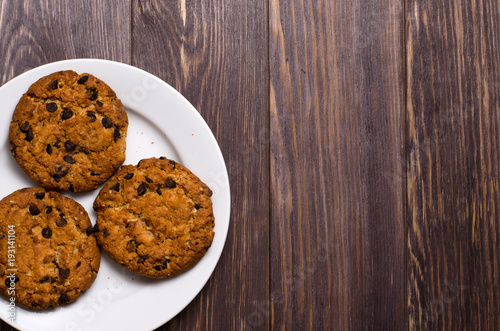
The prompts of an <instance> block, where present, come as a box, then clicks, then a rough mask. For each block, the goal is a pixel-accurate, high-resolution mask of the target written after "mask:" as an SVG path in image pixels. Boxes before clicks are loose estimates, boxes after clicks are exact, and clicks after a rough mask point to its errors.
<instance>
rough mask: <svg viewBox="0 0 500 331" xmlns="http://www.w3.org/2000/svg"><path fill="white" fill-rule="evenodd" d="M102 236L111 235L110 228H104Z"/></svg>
mask: <svg viewBox="0 0 500 331" xmlns="http://www.w3.org/2000/svg"><path fill="white" fill-rule="evenodd" d="M102 236H103V237H104V238H107V237H108V236H109V232H108V230H106V229H104V231H103V232H102Z"/></svg>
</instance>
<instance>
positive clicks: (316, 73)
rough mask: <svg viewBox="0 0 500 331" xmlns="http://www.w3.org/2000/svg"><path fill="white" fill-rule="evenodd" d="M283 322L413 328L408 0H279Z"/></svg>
mask: <svg viewBox="0 0 500 331" xmlns="http://www.w3.org/2000/svg"><path fill="white" fill-rule="evenodd" d="M269 16H270V37H269V47H270V51H269V54H270V78H271V82H270V106H271V109H270V111H271V199H272V200H271V201H272V203H271V211H272V212H271V215H272V216H271V238H272V239H271V252H272V255H271V300H272V303H271V304H272V321H271V323H272V326H273V328H276V329H280V330H292V329H300V330H306V329H323V330H364V329H374V330H403V329H404V328H405V325H406V320H405V318H404V316H405V288H404V276H405V269H404V265H405V254H404V250H405V244H404V242H405V240H404V238H405V235H404V217H403V205H404V198H403V192H404V184H405V180H404V174H403V172H402V171H403V168H404V164H405V163H404V154H403V153H404V131H403V130H404V126H403V122H404V70H403V64H404V62H403V50H404V48H403V26H404V25H403V2H402V1H397V0H385V1H379V0H370V1H359V0H358V1H313V0H294V1H288V0H287V1H285V0H271V1H270V15H269Z"/></svg>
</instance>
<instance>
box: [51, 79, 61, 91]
mask: <svg viewBox="0 0 500 331" xmlns="http://www.w3.org/2000/svg"><path fill="white" fill-rule="evenodd" d="M58 84H59V83H58V82H57V79H56V80H54V81H53V82H52V83H50V84H49V89H51V90H55V89H56V88H58V87H59V85H58Z"/></svg>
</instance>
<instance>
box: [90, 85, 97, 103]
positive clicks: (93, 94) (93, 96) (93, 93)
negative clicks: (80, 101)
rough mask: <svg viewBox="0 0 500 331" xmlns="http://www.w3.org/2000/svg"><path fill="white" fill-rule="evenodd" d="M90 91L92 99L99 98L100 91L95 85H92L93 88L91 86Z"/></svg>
mask: <svg viewBox="0 0 500 331" xmlns="http://www.w3.org/2000/svg"><path fill="white" fill-rule="evenodd" d="M89 91H90V97H89V100H90V101H94V100H97V95H98V94H99V92H98V91H97V89H96V88H95V87H91V88H89Z"/></svg>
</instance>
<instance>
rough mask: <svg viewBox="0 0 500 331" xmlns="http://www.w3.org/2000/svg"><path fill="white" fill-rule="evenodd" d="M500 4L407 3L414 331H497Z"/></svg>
mask: <svg viewBox="0 0 500 331" xmlns="http://www.w3.org/2000/svg"><path fill="white" fill-rule="evenodd" d="M499 18H500V3H499V2H498V1H496V0H476V1H465V0H457V1H442V0H437V1H434V0H432V1H431V0H428V1H415V0H408V1H407V9H406V27H407V32H406V38H407V73H408V76H407V77H408V79H407V80H408V94H407V109H408V116H407V124H406V125H407V141H408V144H407V149H408V160H407V161H408V163H407V164H408V183H407V215H408V306H409V327H410V329H411V330H421V329H426V330H436V329H439V330H499V329H500V317H499V316H500V292H499V291H500V271H499V267H500V246H499V245H500V244H499V243H500V240H499V239H500V223H499V220H500V210H499V206H500V186H499V180H500V130H499V126H500V71H499V69H498V68H499V67H500V20H499Z"/></svg>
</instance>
